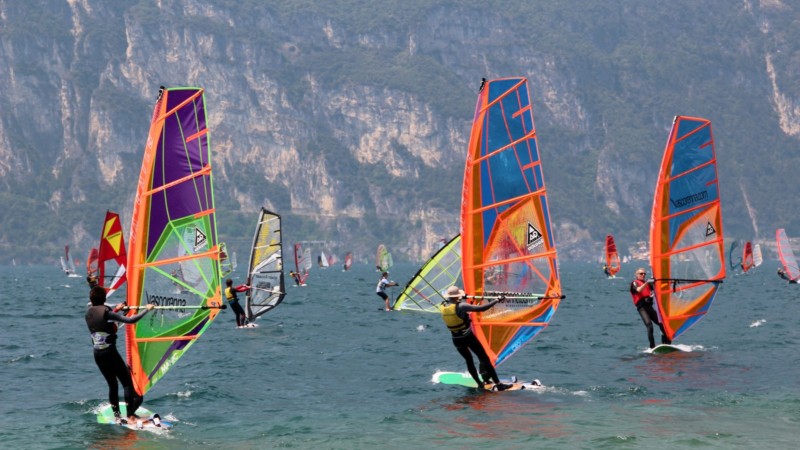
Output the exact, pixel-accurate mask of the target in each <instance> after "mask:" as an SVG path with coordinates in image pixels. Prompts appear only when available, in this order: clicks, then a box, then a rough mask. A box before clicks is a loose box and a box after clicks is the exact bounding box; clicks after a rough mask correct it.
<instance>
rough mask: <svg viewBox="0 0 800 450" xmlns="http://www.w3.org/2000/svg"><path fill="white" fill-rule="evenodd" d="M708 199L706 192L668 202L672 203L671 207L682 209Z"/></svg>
mask: <svg viewBox="0 0 800 450" xmlns="http://www.w3.org/2000/svg"><path fill="white" fill-rule="evenodd" d="M707 199H708V191H703V192H698V193H696V194H691V195H687V196H686V197H681V198H679V199H677V200H673V199H671V198H670V199H669V202H670V203H672V206H674V207H675V208H683V207H684V206H690V205H692V204H694V203H697V202H701V201H704V200H707Z"/></svg>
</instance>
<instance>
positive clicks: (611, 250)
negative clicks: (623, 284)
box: [606, 234, 620, 278]
mask: <svg viewBox="0 0 800 450" xmlns="http://www.w3.org/2000/svg"><path fill="white" fill-rule="evenodd" d="M619 270H620V263H619V254H618V253H617V244H616V243H614V236H612V235H610V234H609V235H608V236H606V271H607V272H608V277H609V278H614V277H616V276H617V272H619Z"/></svg>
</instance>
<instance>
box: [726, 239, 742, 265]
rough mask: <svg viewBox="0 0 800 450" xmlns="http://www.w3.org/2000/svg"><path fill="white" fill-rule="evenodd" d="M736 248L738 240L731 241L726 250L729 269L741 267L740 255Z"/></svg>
mask: <svg viewBox="0 0 800 450" xmlns="http://www.w3.org/2000/svg"><path fill="white" fill-rule="evenodd" d="M738 248H739V241H733V242H732V243H731V248H730V250H728V264H730V266H731V270H734V269H736V268H739V267H742V256H741V254H740V253H739V252H738V251H737V249H738Z"/></svg>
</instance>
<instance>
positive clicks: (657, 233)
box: [650, 116, 726, 339]
mask: <svg viewBox="0 0 800 450" xmlns="http://www.w3.org/2000/svg"><path fill="white" fill-rule="evenodd" d="M724 259H725V257H724V244H723V232H722V207H721V204H720V197H719V184H718V179H717V157H716V153H715V152H714V138H713V136H712V134H711V122H710V121H708V120H706V119H701V118H695V117H685V116H676V117H675V120H674V121H673V123H672V130H671V131H670V133H669V139H668V140H667V145H666V148H665V149H664V156H663V159H662V160H661V170H660V172H659V176H658V182H657V184H656V190H655V196H654V200H653V212H652V216H651V220H650V265H651V267H652V268H653V277H654V278H655V296H656V301H657V303H658V312H659V315H660V317H661V323H662V324H663V325H664V329H665V330H666V332H667V337H669V339H675V338H676V337H678V336H680V335H681V334H683V333H684V332H685V331H686V330H687V329H689V327H691V326H692V325H694V324H695V323H696V322H697V321H698V320H700V318H701V317H703V315H705V314H706V313H707V312H708V310H709V308H710V307H711V302H712V301H713V300H714V296H715V295H716V293H717V289H718V288H719V284H720V283H722V280H723V278H725V269H726V266H725V260H724Z"/></svg>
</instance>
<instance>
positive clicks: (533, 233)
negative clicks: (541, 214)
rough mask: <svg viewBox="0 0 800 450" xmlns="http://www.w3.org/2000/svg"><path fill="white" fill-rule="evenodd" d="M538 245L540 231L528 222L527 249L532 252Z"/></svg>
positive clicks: (540, 235)
mask: <svg viewBox="0 0 800 450" xmlns="http://www.w3.org/2000/svg"><path fill="white" fill-rule="evenodd" d="M540 245H542V233H541V232H539V230H537V229H536V227H534V226H533V225H532V224H531V223H530V222H528V251H529V252H532V251H533V249H534V248H536V247H538V246H540Z"/></svg>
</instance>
